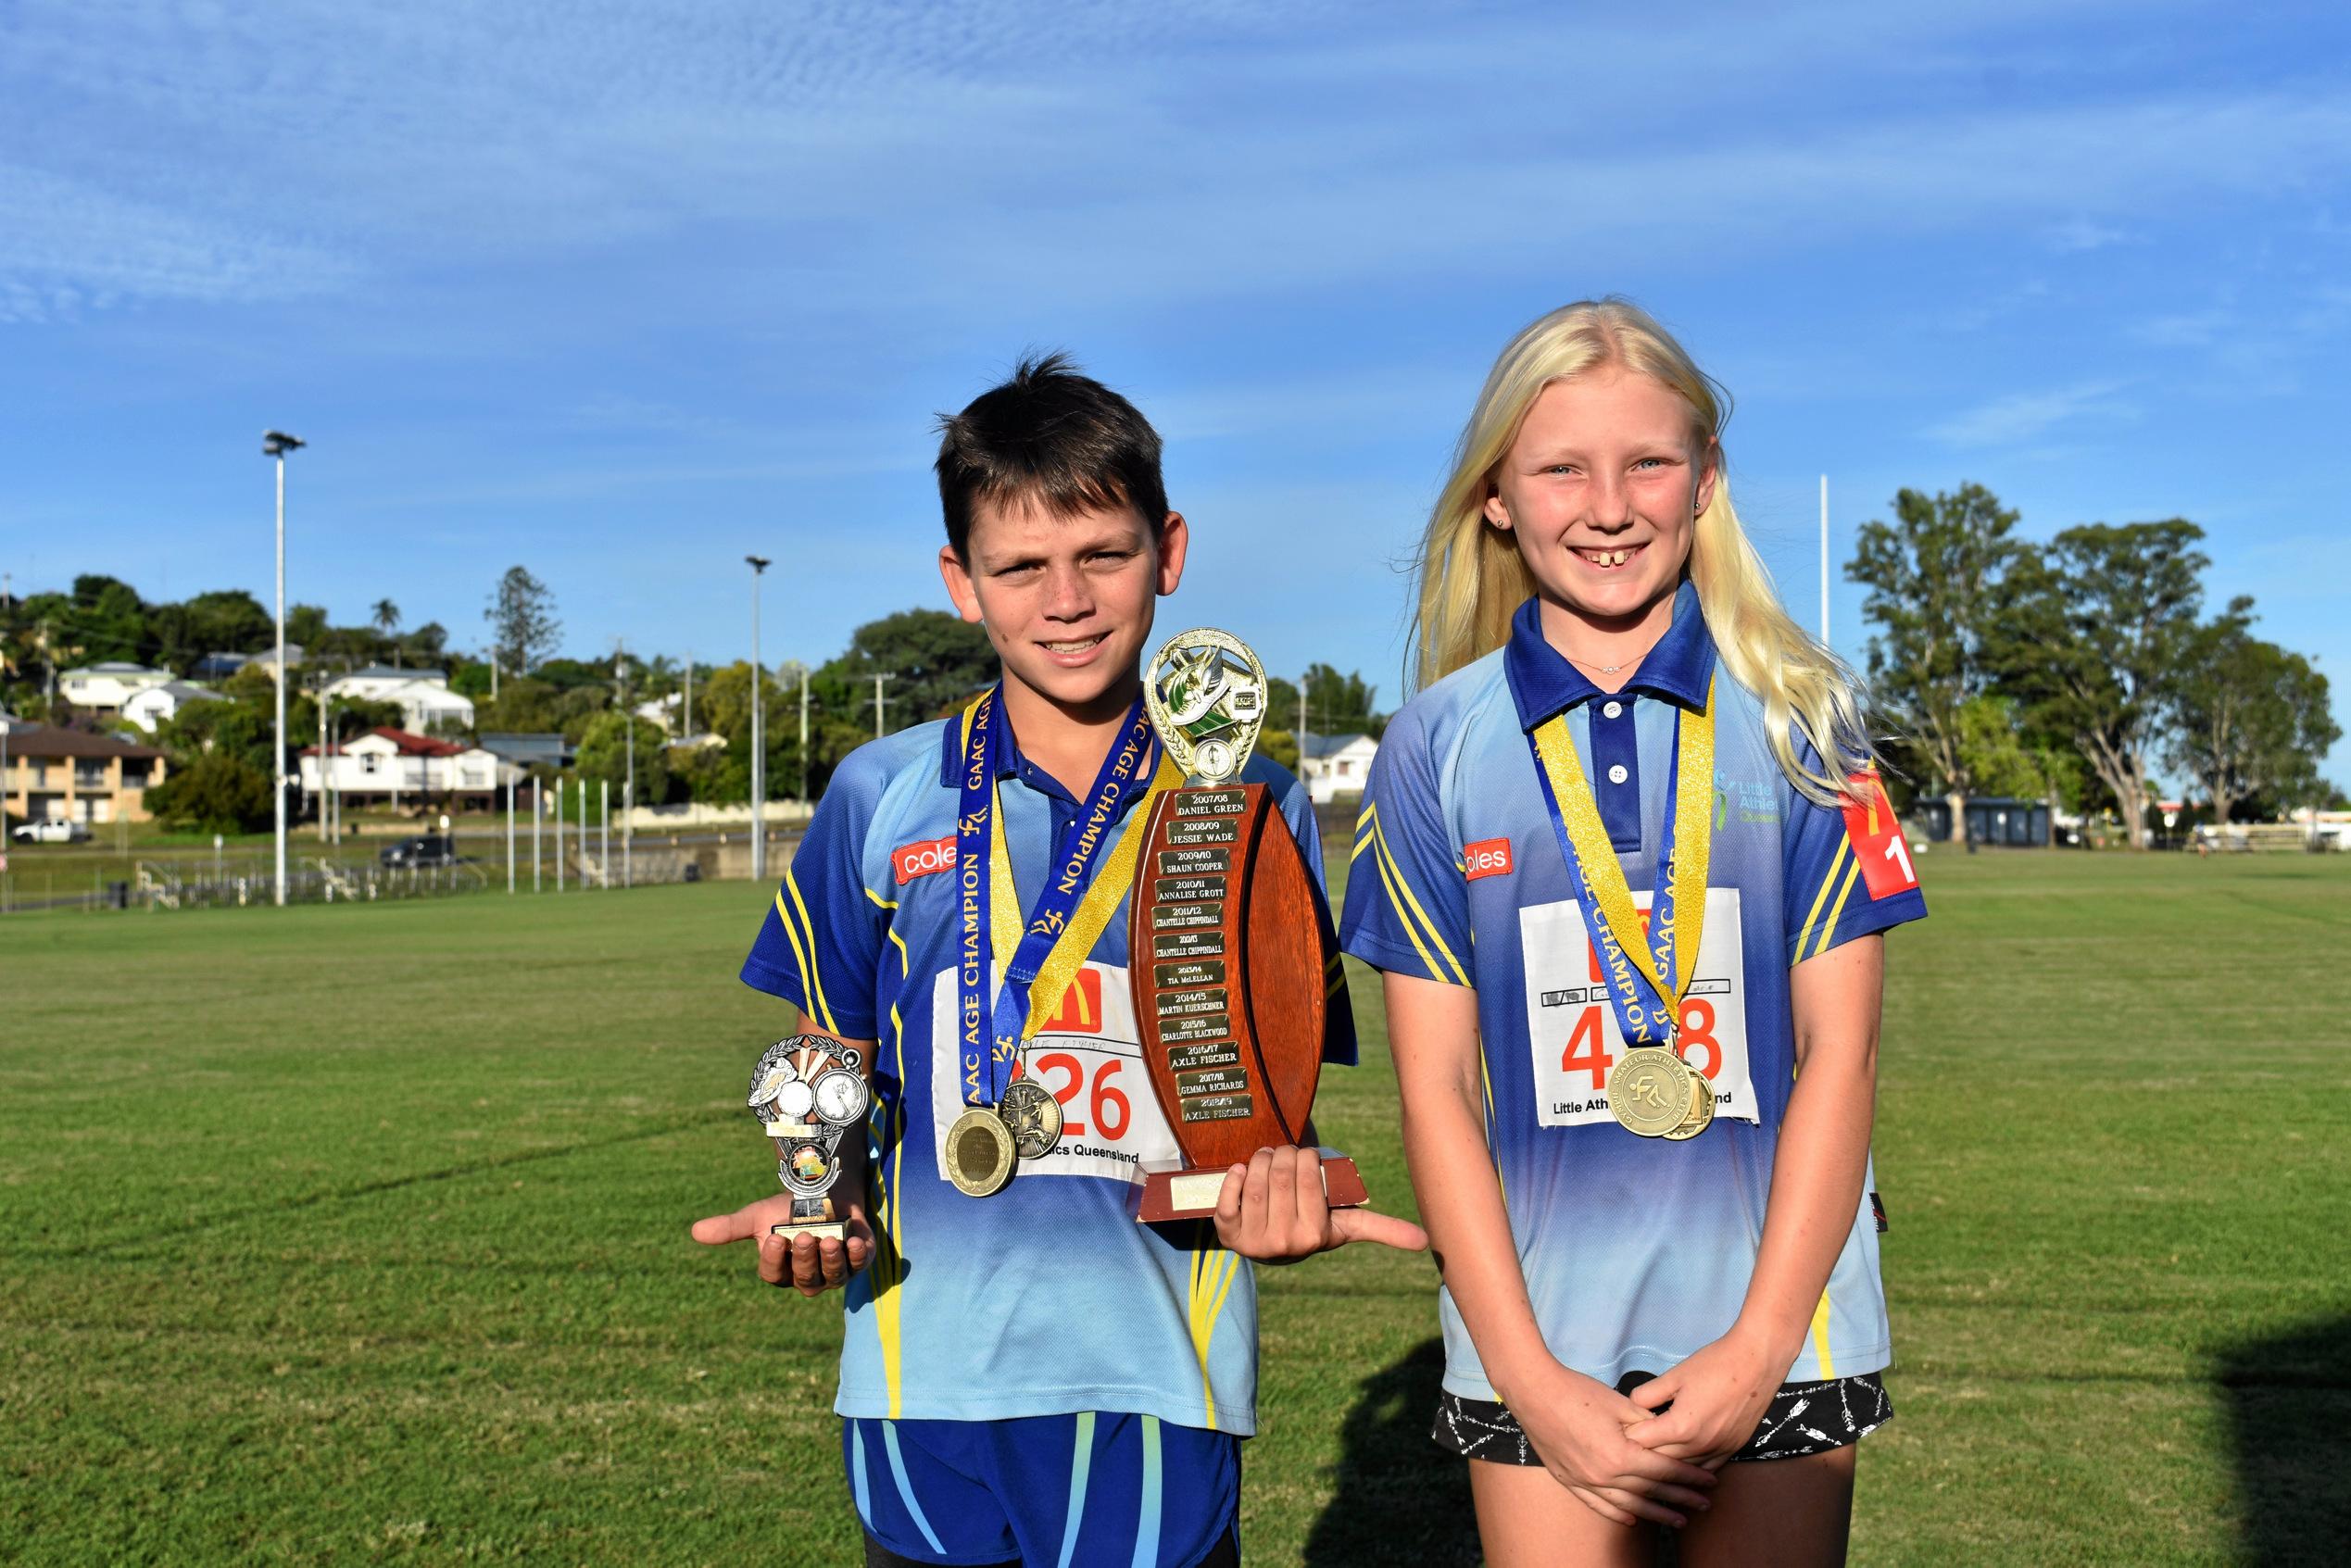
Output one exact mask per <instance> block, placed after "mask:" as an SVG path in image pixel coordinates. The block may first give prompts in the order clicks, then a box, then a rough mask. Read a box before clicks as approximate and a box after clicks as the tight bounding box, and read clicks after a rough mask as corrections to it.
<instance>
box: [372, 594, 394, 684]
mask: <svg viewBox="0 0 2351 1568" xmlns="http://www.w3.org/2000/svg"><path fill="white" fill-rule="evenodd" d="M373 613H374V616H375V629H376V630H377V631H378V632H381V633H383V635H384V637H385V638H386V639H387V640H388V639H389V638H390V637H391V635H392V633H395V632H396V631H398V630H399V629H400V607H399V606H398V605H396V604H394V603H393V602H392V601H391V600H390V599H378V600H376V601H375V609H374V612H373ZM392 663H393V667H394V668H398V666H399V663H400V645H399V644H397V643H394V644H393V645H392Z"/></svg>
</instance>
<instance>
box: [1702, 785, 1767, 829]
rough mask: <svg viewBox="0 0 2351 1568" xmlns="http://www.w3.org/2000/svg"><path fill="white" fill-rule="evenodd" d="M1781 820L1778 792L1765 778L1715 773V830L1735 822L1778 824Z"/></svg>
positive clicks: (1752, 824) (1751, 824) (1748, 824)
mask: <svg viewBox="0 0 2351 1568" xmlns="http://www.w3.org/2000/svg"><path fill="white" fill-rule="evenodd" d="M1732 822H1739V823H1741V824H1743V825H1747V826H1755V825H1765V826H1771V825H1777V824H1778V822H1779V791H1778V790H1777V789H1775V788H1773V787H1772V785H1771V784H1770V783H1769V782H1768V781H1766V780H1762V779H1734V778H1729V777H1726V776H1725V775H1724V774H1722V773H1719V772H1717V773H1716V774H1715V828H1716V832H1720V831H1721V830H1722V829H1724V828H1727V827H1729V825H1730V824H1731V823H1732Z"/></svg>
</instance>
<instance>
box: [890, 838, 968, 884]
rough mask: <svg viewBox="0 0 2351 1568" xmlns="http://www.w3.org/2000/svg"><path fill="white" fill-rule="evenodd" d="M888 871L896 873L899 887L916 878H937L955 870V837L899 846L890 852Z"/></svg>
mask: <svg viewBox="0 0 2351 1568" xmlns="http://www.w3.org/2000/svg"><path fill="white" fill-rule="evenodd" d="M890 869H891V870H893V871H895V872H898V884H899V886H900V887H903V886H905V885H906V884H908V883H910V882H911V881H913V880H914V879H915V878H916V877H918V876H937V874H938V873H939V872H947V871H953V870H954V869H955V835H954V834H951V833H950V834H948V835H947V836H946V837H945V838H933V839H927V840H925V841H924V842H922V843H920V844H901V845H899V847H897V848H895V849H893V850H891V851H890Z"/></svg>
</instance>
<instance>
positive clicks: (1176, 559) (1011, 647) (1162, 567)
mask: <svg viewBox="0 0 2351 1568" xmlns="http://www.w3.org/2000/svg"><path fill="white" fill-rule="evenodd" d="M1185 545H1186V532H1185V526H1184V520H1183V518H1182V516H1181V515H1180V514H1178V513H1175V512H1170V513H1168V514H1167V520H1166V521H1165V522H1164V523H1163V524H1162V525H1161V526H1160V527H1159V528H1158V529H1156V530H1154V529H1152V528H1150V526H1148V525H1147V524H1146V523H1145V522H1144V521H1143V519H1142V518H1141V516H1140V515H1139V514H1138V513H1137V512H1136V511H1135V509H1134V508H1132V507H1125V506H1113V507H1101V508H1088V509H1087V510H1084V511H1078V512H1070V513H1060V512H1054V511H1051V510H1050V509H1048V508H1045V507H1044V506H1042V505H1040V504H1039V503H1038V502H1037V500H1035V499H1034V498H1033V497H1030V496H1026V495H1016V496H1014V497H1012V499H1010V500H1008V501H1004V502H1001V503H998V502H994V501H987V500H983V501H980V502H979V503H977V504H976V505H975V506H974V508H973V515H972V530H971V535H970V538H969V540H968V541H967V545H966V547H967V549H968V551H969V555H970V559H969V561H968V563H967V562H966V561H965V560H963V559H962V558H959V557H958V556H957V555H956V554H955V552H954V550H953V549H952V548H948V549H942V550H941V551H940V552H939V575H940V576H941V577H943V578H944V579H946V582H947V591H948V593H949V596H952V597H953V598H954V600H955V608H956V609H957V611H958V612H960V613H961V614H962V617H963V619H964V620H965V621H973V622H975V623H977V624H979V625H981V626H983V627H985V628H986V630H987V639H988V641H989V643H990V644H992V645H993V646H995V649H996V653H997V657H998V658H999V659H1001V660H1002V661H1003V664H1004V686H1005V700H1006V703H1007V705H1008V706H1009V707H1010V709H1012V720H1013V723H1014V725H1015V727H1016V728H1019V729H1020V733H1021V734H1022V736H1023V739H1024V743H1025V742H1026V740H1027V738H1028V736H1029V735H1030V734H1032V733H1034V732H1033V729H1032V728H1028V727H1021V721H1022V718H1023V711H1024V709H1030V710H1032V711H1033V709H1034V703H1035V699H1037V698H1042V699H1043V700H1044V702H1046V703H1048V704H1050V706H1051V707H1052V708H1054V709H1058V710H1059V712H1060V713H1061V715H1062V718H1063V719H1064V720H1074V721H1078V722H1080V723H1100V722H1104V721H1115V720H1116V719H1119V718H1121V717H1124V715H1125V712H1126V709H1127V708H1128V706H1129V705H1130V704H1131V703H1132V702H1133V701H1134V699H1135V693H1136V689H1137V682H1138V670H1139V667H1140V665H1141V662H1142V656H1143V645H1144V643H1145V642H1146V641H1147V640H1148V639H1149V638H1150V631H1151V612H1152V608H1153V607H1152V601H1153V600H1154V599H1156V598H1157V597H1158V596H1161V595H1163V594H1172V593H1174V592H1175V591H1176V583H1177V582H1178V581H1179V580H1180V579H1181V578H1182V576H1183V572H1184V551H1185Z"/></svg>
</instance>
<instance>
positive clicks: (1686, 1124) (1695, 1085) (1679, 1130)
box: [1666, 1061, 1715, 1143]
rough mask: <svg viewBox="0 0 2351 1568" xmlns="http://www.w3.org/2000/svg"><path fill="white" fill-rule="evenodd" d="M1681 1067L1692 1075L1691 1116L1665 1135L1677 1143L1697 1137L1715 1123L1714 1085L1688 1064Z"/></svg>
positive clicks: (1685, 1117)
mask: <svg viewBox="0 0 2351 1568" xmlns="http://www.w3.org/2000/svg"><path fill="white" fill-rule="evenodd" d="M1681 1066H1682V1071H1683V1072H1685V1073H1689V1074H1690V1114H1689V1115H1687V1116H1684V1117H1683V1118H1682V1119H1681V1124H1680V1125H1679V1126H1678V1127H1676V1128H1675V1129H1674V1130H1673V1131H1672V1132H1670V1133H1667V1134H1666V1137H1668V1138H1670V1139H1672V1140H1673V1141H1674V1142H1675V1143H1680V1142H1682V1141H1683V1140H1684V1139H1687V1138H1694V1137H1696V1136H1697V1135H1699V1134H1701V1133H1703V1132H1704V1131H1705V1130H1706V1129H1707V1128H1708V1127H1711V1126H1713V1125H1714V1123H1715V1086H1714V1085H1713V1084H1712V1083H1710V1082H1708V1081H1707V1078H1706V1075H1705V1074H1704V1073H1701V1072H1699V1071H1698V1070H1697V1069H1696V1068H1694V1067H1692V1066H1691V1065H1690V1064H1689V1063H1688V1062H1686V1061H1685V1062H1683V1063H1682V1064H1681Z"/></svg>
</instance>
